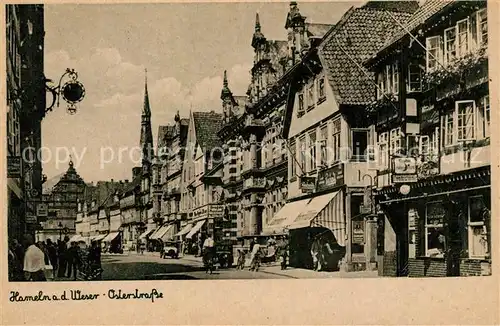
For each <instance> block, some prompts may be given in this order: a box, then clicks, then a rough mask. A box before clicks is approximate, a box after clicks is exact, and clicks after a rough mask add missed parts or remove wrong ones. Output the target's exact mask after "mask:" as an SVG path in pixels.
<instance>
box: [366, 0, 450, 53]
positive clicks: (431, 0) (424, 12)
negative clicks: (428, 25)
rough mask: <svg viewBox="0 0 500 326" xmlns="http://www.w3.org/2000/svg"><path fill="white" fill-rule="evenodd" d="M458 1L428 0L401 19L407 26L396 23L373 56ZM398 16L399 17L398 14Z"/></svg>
mask: <svg viewBox="0 0 500 326" xmlns="http://www.w3.org/2000/svg"><path fill="white" fill-rule="evenodd" d="M455 2H456V1H453V0H452V1H448V0H427V1H425V2H424V3H423V4H422V6H421V7H420V8H419V9H418V10H417V11H415V13H413V15H411V16H410V17H408V18H407V19H401V20H399V22H400V23H401V24H402V25H403V26H404V27H405V28H403V27H401V25H400V24H397V23H396V26H395V27H394V29H393V33H392V34H391V35H390V37H389V38H388V39H387V40H386V42H385V43H384V44H383V45H382V46H381V47H380V49H378V51H377V52H375V53H374V54H373V55H372V58H375V57H376V56H377V54H378V53H380V52H382V51H384V50H386V49H388V48H390V47H391V46H392V45H394V44H395V43H397V42H399V41H400V40H401V39H402V38H403V37H405V36H406V35H408V31H409V32H410V33H414V32H415V31H416V29H418V28H419V27H420V26H421V25H422V24H423V23H425V22H426V21H427V20H428V19H430V18H432V17H434V16H435V15H436V14H438V13H439V12H441V11H442V10H443V9H444V8H445V7H447V6H449V5H450V4H453V3H455ZM396 18H398V17H397V16H396Z"/></svg>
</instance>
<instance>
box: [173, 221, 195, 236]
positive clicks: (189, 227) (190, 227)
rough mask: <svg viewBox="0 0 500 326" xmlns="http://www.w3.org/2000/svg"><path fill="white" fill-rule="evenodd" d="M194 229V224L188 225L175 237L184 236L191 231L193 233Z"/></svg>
mask: <svg viewBox="0 0 500 326" xmlns="http://www.w3.org/2000/svg"><path fill="white" fill-rule="evenodd" d="M192 228H193V224H188V225H186V226H185V227H184V228H183V229H182V230H180V231H179V232H178V233H177V234H176V235H175V236H176V237H179V236H182V235H184V234H186V233H188V232H189V231H191V229H192Z"/></svg>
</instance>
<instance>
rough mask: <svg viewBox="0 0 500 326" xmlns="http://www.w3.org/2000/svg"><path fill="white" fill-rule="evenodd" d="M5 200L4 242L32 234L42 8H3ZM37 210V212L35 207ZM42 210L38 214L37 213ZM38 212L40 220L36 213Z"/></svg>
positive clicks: (41, 109) (38, 176)
mask: <svg viewBox="0 0 500 326" xmlns="http://www.w3.org/2000/svg"><path fill="white" fill-rule="evenodd" d="M5 9H6V52H5V53H6V54H7V55H6V61H7V62H6V63H7V64H6V68H7V70H6V73H7V74H6V77H7V78H6V97H7V146H6V153H7V169H8V171H7V172H8V173H7V189H8V193H7V198H8V203H9V204H8V221H7V226H8V237H9V240H12V239H17V240H19V241H21V240H22V237H23V235H24V234H26V233H27V234H31V235H35V231H36V230H38V229H39V228H40V224H39V222H41V221H43V220H44V219H45V218H46V217H47V216H46V213H47V209H46V205H45V204H43V203H42V183H43V182H44V177H43V175H42V165H41V161H40V157H39V155H37V153H38V151H39V149H40V148H41V120H42V119H43V117H44V116H45V108H46V106H45V102H46V99H45V78H44V74H43V68H44V61H43V60H44V56H43V53H44V35H45V31H44V7H43V5H6V7H5ZM40 204H41V205H42V206H43V208H42V207H40V208H41V209H38V206H39V205H40ZM42 211H43V212H42ZM39 214H42V216H41V217H40V219H39V218H38V215H39Z"/></svg>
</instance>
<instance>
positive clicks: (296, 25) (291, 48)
mask: <svg viewBox="0 0 500 326" xmlns="http://www.w3.org/2000/svg"><path fill="white" fill-rule="evenodd" d="M285 28H286V29H287V31H288V53H289V56H290V58H291V61H292V62H291V64H294V63H295V62H296V61H297V60H299V57H300V53H301V52H302V50H305V49H306V48H307V47H308V44H307V41H308V40H307V39H306V36H305V29H306V17H305V16H302V15H301V14H300V11H299V7H298V6H297V2H296V1H291V2H290V10H289V12H288V15H287V17H286V22H285Z"/></svg>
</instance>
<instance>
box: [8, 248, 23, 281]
mask: <svg viewBox="0 0 500 326" xmlns="http://www.w3.org/2000/svg"><path fill="white" fill-rule="evenodd" d="M23 261H24V249H23V246H22V245H21V244H20V243H19V242H18V241H17V239H14V240H13V241H12V242H11V243H10V247H9V262H8V263H9V280H10V281H24V272H23Z"/></svg>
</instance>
